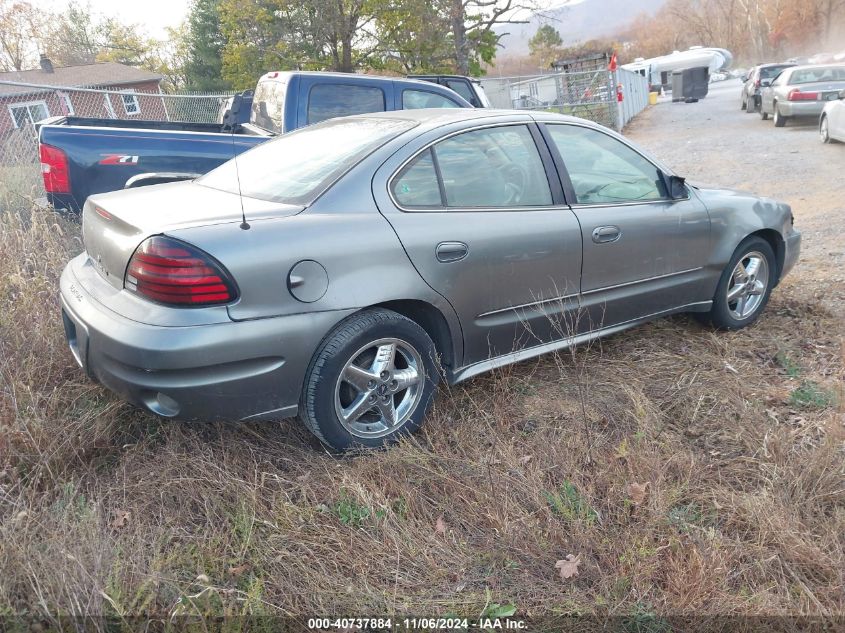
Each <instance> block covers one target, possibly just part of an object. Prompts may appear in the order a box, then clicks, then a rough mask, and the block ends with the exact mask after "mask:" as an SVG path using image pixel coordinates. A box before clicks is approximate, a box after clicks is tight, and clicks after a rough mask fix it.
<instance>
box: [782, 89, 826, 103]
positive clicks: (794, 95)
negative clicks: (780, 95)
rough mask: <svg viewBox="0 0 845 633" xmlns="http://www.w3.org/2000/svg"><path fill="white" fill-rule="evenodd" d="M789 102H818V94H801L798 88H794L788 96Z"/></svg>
mask: <svg viewBox="0 0 845 633" xmlns="http://www.w3.org/2000/svg"><path fill="white" fill-rule="evenodd" d="M786 98H787V99H788V100H789V101H818V99H819V93H818V92H801V90H799V89H798V88H793V89H792V90H790V91H789V94H788V95H787V96H786Z"/></svg>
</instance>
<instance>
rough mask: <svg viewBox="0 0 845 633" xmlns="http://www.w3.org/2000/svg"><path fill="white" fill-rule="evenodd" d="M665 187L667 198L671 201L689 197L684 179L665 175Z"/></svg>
mask: <svg viewBox="0 0 845 633" xmlns="http://www.w3.org/2000/svg"><path fill="white" fill-rule="evenodd" d="M666 185H667V187H668V189H669V197H670V198H671V199H672V200H683V199H684V198H687V197H689V191H687V185H686V179H685V178H682V177H681V176H675V175H670V174H667V175H666Z"/></svg>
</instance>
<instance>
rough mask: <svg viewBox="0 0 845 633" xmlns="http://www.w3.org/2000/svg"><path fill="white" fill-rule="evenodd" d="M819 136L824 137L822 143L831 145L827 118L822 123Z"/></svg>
mask: <svg viewBox="0 0 845 633" xmlns="http://www.w3.org/2000/svg"><path fill="white" fill-rule="evenodd" d="M819 135H820V136H821V137H822V143H830V128H829V127H828V124H827V117H826V116H825V117H823V118H822V123H821V125H820V126H819Z"/></svg>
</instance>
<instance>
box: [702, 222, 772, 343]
mask: <svg viewBox="0 0 845 633" xmlns="http://www.w3.org/2000/svg"><path fill="white" fill-rule="evenodd" d="M776 280H777V260H776V259H775V253H774V251H773V250H772V247H771V246H770V245H769V243H768V242H767V241H766V240H764V239H763V238H761V237H756V236H751V237H749V238H747V239H745V240H744V241H743V242H742V243H741V244H740V245H739V246H738V247H737V249H736V251H734V254H733V257H731V260H730V261H729V262H728V265H727V266H726V267H725V270H724V271H723V272H722V276H721V278H720V279H719V285H718V286H717V287H716V295H715V296H714V297H713V307H712V308H711V310H710V313H709V317H710V322H711V323H712V324H713V325H714V326H715V327H717V328H719V329H723V330H739V329H741V328H744V327H746V326H748V325H751V324H752V323H754V322H755V321H756V320H757V319H758V318H759V317H760V314H762V312H763V309H764V308H765V307H766V304H767V303H768V302H769V295H770V294H771V292H772V288H773V287H774V285H775V281H776Z"/></svg>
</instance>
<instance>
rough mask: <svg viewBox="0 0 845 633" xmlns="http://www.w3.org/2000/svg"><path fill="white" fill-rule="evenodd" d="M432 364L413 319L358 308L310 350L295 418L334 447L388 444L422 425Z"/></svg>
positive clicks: (430, 346)
mask: <svg viewBox="0 0 845 633" xmlns="http://www.w3.org/2000/svg"><path fill="white" fill-rule="evenodd" d="M439 368H440V365H439V362H438V360H437V350H436V348H435V346H434V343H432V341H431V338H429V336H428V334H426V332H425V330H423V329H422V328H421V327H420V326H419V325H418V324H417V323H415V322H414V321H412V320H410V319H408V318H406V317H404V316H402V315H400V314H397V313H396V312H392V311H390V310H384V309H370V310H364V311H362V312H359V313H357V314H353V315H352V316H350V317H348V318H347V319H345V320H343V321H342V322H341V323H339V324H338V325H337V327H335V329H334V330H332V332H330V333H329V335H328V336H327V337H326V338H325V340H324V341H323V343H322V344H321V345H320V347H319V348H318V349H317V351H316V352H315V354H314V358H313V359H312V360H311V363H310V365H309V367H308V371H307V373H306V375H305V384H304V386H303V390H302V397H301V399H300V405H299V410H300V417H301V419H302V421H303V422H304V423H305V426H306V427H308V429H309V430H310V431H311V432H312V433H314V435H316V436H317V437H318V438H319V439H320V440H321V441H322V442H323V443H324V444H326V445H328V446H330V447H331V448H333V449H336V450H339V451H344V450H349V449H353V448H361V447H364V448H377V447H381V446H385V445H388V444H391V443H394V442H396V441H398V440H399V438H400V437H402V436H403V435H407V434H409V433H412V432H414V431H416V430H417V429H418V428H419V427H420V425H421V424H422V422H423V419H424V418H425V415H426V413H427V411H428V408H429V406H430V405H431V402H432V400H433V397H434V392H435V389H436V387H437V383H438V380H439V378H440V373H439Z"/></svg>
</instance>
